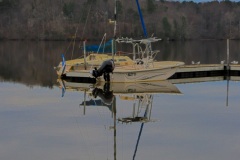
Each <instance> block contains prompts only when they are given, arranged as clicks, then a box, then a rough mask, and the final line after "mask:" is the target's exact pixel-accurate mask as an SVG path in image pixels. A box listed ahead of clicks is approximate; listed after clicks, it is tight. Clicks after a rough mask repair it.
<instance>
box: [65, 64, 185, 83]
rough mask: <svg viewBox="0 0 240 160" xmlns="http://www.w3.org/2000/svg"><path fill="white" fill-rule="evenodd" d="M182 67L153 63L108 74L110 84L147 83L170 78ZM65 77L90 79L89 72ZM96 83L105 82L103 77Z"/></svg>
mask: <svg viewBox="0 0 240 160" xmlns="http://www.w3.org/2000/svg"><path fill="white" fill-rule="evenodd" d="M182 65H184V63H183V62H178V61H164V62H154V63H153V64H152V66H151V67H149V68H143V66H121V67H116V68H115V69H114V71H113V74H110V81H111V82H149V81H160V80H166V79H168V78H169V77H171V76H172V75H173V74H174V73H175V72H176V71H177V69H178V68H179V67H180V66H182ZM66 76H67V77H92V75H91V74H90V71H89V70H75V71H70V72H67V73H66ZM97 81H105V80H104V79H103V77H102V76H101V77H99V78H97Z"/></svg>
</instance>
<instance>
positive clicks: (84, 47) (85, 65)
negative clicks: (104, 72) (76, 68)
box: [83, 40, 87, 70]
mask: <svg viewBox="0 0 240 160" xmlns="http://www.w3.org/2000/svg"><path fill="white" fill-rule="evenodd" d="M83 49H84V50H83V55H84V69H85V70H86V69H87V63H86V40H85V41H83Z"/></svg>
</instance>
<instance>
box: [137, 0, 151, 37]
mask: <svg viewBox="0 0 240 160" xmlns="http://www.w3.org/2000/svg"><path fill="white" fill-rule="evenodd" d="M136 2H137V8H138V13H139V17H140V20H141V24H142V28H143V32H144V36H145V38H147V37H148V34H147V30H146V27H145V23H144V20H143V16H142V11H141V8H140V4H139V2H138V0H136Z"/></svg>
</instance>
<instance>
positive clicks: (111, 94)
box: [58, 79, 181, 160]
mask: <svg viewBox="0 0 240 160" xmlns="http://www.w3.org/2000/svg"><path fill="white" fill-rule="evenodd" d="M58 82H59V84H60V87H61V88H62V92H63V93H62V95H63V96H64V93H65V92H66V91H80V92H84V101H83V102H82V103H81V104H80V105H81V106H83V107H84V114H85V111H86V107H87V106H104V107H108V108H109V110H110V111H111V114H112V117H113V123H114V125H113V127H111V128H112V129H113V130H114V134H113V136H114V155H113V156H114V159H115V160H116V159H117V155H116V154H117V149H116V144H117V141H116V136H117V135H116V133H117V132H116V129H117V127H116V123H117V122H120V123H122V124H131V123H134V122H138V123H141V126H140V130H139V133H138V137H137V142H136V145H135V150H134V152H133V158H132V159H135V156H136V153H137V148H138V144H139V141H140V137H141V133H142V130H143V127H144V124H145V123H147V122H154V121H155V120H152V119H151V111H152V103H153V98H154V95H156V94H174V95H176V94H181V92H180V91H179V90H178V88H177V87H176V86H175V85H173V84H172V83H170V82H169V81H156V82H149V83H148V82H144V83H98V84H91V83H78V82H77V80H76V79H75V81H74V82H73V81H66V80H61V79H58ZM86 95H88V97H91V98H90V100H86ZM116 96H119V100H127V101H133V106H132V113H131V116H127V117H119V118H117V115H116V113H117V106H116ZM142 112H143V113H142Z"/></svg>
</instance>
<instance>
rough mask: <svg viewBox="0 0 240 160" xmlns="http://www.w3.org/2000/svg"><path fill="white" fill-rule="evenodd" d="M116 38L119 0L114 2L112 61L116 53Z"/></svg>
mask: <svg viewBox="0 0 240 160" xmlns="http://www.w3.org/2000/svg"><path fill="white" fill-rule="evenodd" d="M116 36H117V0H115V1H114V30H113V42H112V59H114V55H115V52H116Z"/></svg>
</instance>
